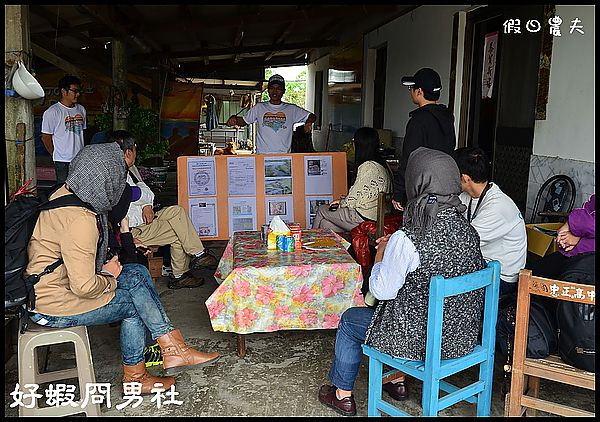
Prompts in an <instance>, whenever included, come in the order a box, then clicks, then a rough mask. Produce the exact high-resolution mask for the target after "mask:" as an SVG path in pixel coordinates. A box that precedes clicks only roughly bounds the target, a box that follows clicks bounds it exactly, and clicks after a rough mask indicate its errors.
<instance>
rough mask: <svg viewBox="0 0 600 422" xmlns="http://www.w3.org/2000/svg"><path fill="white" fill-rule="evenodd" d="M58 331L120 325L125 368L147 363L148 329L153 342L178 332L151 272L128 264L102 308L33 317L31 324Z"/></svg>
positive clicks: (34, 315) (35, 314) (140, 266)
mask: <svg viewBox="0 0 600 422" xmlns="http://www.w3.org/2000/svg"><path fill="white" fill-rule="evenodd" d="M42 318H44V319H46V320H47V321H48V322H47V323H46V324H43V325H47V326H49V327H56V328H64V327H74V326H77V325H86V326H88V325H103V324H109V323H111V322H116V321H122V323H121V355H122V357H123V363H124V364H125V365H136V364H138V363H140V362H143V361H144V345H145V344H146V333H145V329H146V327H147V328H148V330H149V331H150V334H151V335H152V339H154V340H156V339H157V338H158V337H160V336H162V335H164V334H167V333H169V332H171V331H173V330H174V329H175V327H173V324H171V321H170V320H169V317H167V314H166V313H165V310H164V308H163V306H162V304H161V303H160V298H159V297H158V293H157V292H156V289H155V288H154V283H152V278H151V277H150V273H149V272H148V269H147V268H146V267H144V266H143V265H141V264H125V265H123V270H122V271H121V274H120V275H119V277H118V279H117V289H116V290H115V297H114V298H113V299H112V300H111V301H110V302H108V303H107V304H106V305H104V306H102V307H101V308H98V309H95V310H93V311H89V312H86V313H83V314H78V315H71V316H51V315H44V314H40V313H32V314H31V320H32V321H33V322H35V323H38V321H40V320H41V319H42Z"/></svg>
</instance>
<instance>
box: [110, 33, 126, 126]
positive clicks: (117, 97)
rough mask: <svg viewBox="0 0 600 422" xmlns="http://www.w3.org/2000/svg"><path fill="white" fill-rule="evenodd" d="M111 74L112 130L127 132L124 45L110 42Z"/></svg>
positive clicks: (115, 41) (120, 42)
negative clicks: (112, 90)
mask: <svg viewBox="0 0 600 422" xmlns="http://www.w3.org/2000/svg"><path fill="white" fill-rule="evenodd" d="M111 45H112V74H113V89H114V92H113V102H114V109H113V129H114V130H127V115H126V114H125V110H126V107H127V54H126V53H127V52H126V50H125V48H126V47H125V43H124V42H123V41H121V40H118V39H113V40H112V43H111Z"/></svg>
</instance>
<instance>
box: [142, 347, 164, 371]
mask: <svg viewBox="0 0 600 422" xmlns="http://www.w3.org/2000/svg"><path fill="white" fill-rule="evenodd" d="M144 362H145V365H146V368H149V367H151V366H157V365H162V364H163V358H162V352H161V350H160V346H159V345H158V343H156V344H153V345H152V346H146V347H144Z"/></svg>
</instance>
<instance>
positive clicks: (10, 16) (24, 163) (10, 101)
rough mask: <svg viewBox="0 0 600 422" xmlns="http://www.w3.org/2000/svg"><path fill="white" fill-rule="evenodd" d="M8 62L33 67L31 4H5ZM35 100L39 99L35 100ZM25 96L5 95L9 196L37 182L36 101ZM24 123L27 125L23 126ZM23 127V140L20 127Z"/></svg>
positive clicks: (6, 60)
mask: <svg viewBox="0 0 600 422" xmlns="http://www.w3.org/2000/svg"><path fill="white" fill-rule="evenodd" d="M4 12H5V15H4V16H5V18H4V51H5V53H4V64H5V66H9V67H12V66H13V64H15V63H16V62H17V61H22V62H23V63H24V64H25V66H26V67H27V68H28V69H29V66H30V63H31V41H30V37H29V6H27V5H5V6H4ZM33 101H35V100H33ZM33 101H32V100H26V99H24V98H13V97H8V96H6V95H5V96H4V139H5V148H6V170H7V184H6V185H7V186H6V188H8V192H7V193H8V196H10V195H12V194H13V193H15V192H16V191H17V190H18V189H19V188H20V187H21V186H22V185H23V181H24V180H29V179H30V178H33V180H32V183H31V185H36V184H37V181H36V176H35V148H34V147H31V146H29V147H27V148H25V145H26V144H27V143H30V144H33V143H34V142H35V140H34V131H33V128H34V126H33V105H32V103H33ZM20 125H23V126H20ZM19 127H22V130H23V132H22V136H21V139H20V141H18V140H17V139H18V137H17V132H16V131H17V128H19Z"/></svg>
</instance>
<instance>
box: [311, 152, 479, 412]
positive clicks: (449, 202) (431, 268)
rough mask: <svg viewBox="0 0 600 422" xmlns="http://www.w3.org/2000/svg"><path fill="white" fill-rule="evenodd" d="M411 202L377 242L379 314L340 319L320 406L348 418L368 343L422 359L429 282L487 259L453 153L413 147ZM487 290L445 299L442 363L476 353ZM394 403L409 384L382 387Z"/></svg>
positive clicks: (374, 281) (357, 312)
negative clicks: (391, 229) (392, 230)
mask: <svg viewBox="0 0 600 422" xmlns="http://www.w3.org/2000/svg"><path fill="white" fill-rule="evenodd" d="M406 193H407V197H408V202H407V205H406V208H405V211H404V222H403V224H404V225H403V227H402V228H401V229H399V230H398V231H396V232H395V233H394V234H392V235H391V236H384V237H383V238H381V239H378V240H379V245H378V247H377V254H376V255H375V265H374V266H373V270H372V272H371V277H370V284H369V288H370V292H371V293H372V294H373V296H375V298H376V299H378V300H379V303H378V305H377V308H375V309H372V308H366V307H362V308H350V309H348V310H347V311H346V312H344V313H343V315H342V318H341V320H340V323H339V325H338V329H337V335H336V339H335V358H334V361H333V364H332V365H331V370H330V371H329V379H330V380H331V382H332V384H333V385H323V386H321V389H320V390H319V401H321V403H323V404H325V405H327V406H329V407H331V408H333V409H334V410H335V411H337V412H338V413H341V414H343V415H346V416H351V415H354V414H356V403H355V402H354V397H353V395H352V390H353V388H354V381H355V379H356V376H357V374H358V369H359V367H360V363H361V360H362V357H363V353H362V347H361V345H362V344H363V343H366V344H368V345H369V346H371V347H373V348H375V349H377V350H379V351H381V352H383V353H387V354H389V355H392V356H394V357H398V358H402V359H410V360H424V358H425V345H426V333H427V307H428V303H429V282H430V279H431V277H432V276H434V275H442V276H443V277H445V278H450V277H458V276H460V275H463V274H468V273H472V272H475V271H479V270H481V269H482V268H484V266H485V261H484V260H483V256H482V255H481V250H480V249H479V236H478V235H477V232H476V231H475V229H474V228H473V227H472V226H471V225H470V224H469V223H468V222H467V220H466V219H465V218H464V217H463V215H462V214H463V212H464V211H465V209H466V207H465V206H464V205H463V204H462V202H461V201H460V199H459V197H458V196H459V195H460V193H461V185H460V173H459V171H458V167H457V165H456V162H455V161H454V159H453V158H452V157H450V156H449V155H448V154H446V153H444V152H441V151H437V150H432V149H429V148H425V147H420V148H418V149H416V150H415V151H414V152H413V153H412V154H411V155H410V158H409V159H408V165H407V168H406ZM483 298H484V291H483V289H480V290H477V291H473V292H468V293H464V294H461V295H457V296H453V297H450V298H447V299H446V302H445V304H444V321H443V326H442V359H452V358H457V357H461V356H464V355H466V354H468V353H470V352H472V351H473V349H474V348H475V346H476V344H477V336H478V334H479V328H480V325H481V322H480V317H481V312H482V309H483ZM383 390H384V391H386V392H387V393H388V394H389V395H390V396H391V397H392V398H394V399H396V400H404V399H406V398H407V396H408V390H407V388H406V385H404V379H399V380H397V382H390V383H386V384H384V385H383Z"/></svg>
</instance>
